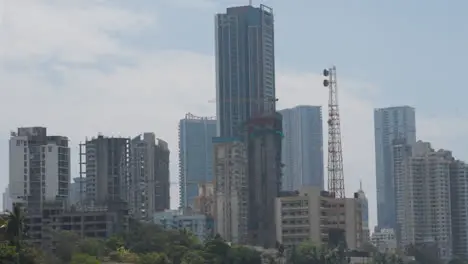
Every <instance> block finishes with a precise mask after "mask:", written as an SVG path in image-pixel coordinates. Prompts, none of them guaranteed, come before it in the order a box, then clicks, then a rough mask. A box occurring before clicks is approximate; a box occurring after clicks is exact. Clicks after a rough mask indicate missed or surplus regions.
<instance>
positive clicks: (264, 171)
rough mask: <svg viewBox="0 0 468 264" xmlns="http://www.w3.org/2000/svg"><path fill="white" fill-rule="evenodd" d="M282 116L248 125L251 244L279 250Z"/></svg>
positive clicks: (268, 116) (251, 122)
mask: <svg viewBox="0 0 468 264" xmlns="http://www.w3.org/2000/svg"><path fill="white" fill-rule="evenodd" d="M281 118H282V117H281V114H279V113H273V114H268V115H264V116H261V117H256V118H252V119H251V120H249V121H248V123H247V124H246V125H245V135H244V138H245V142H246V147H247V160H248V164H247V166H248V170H247V175H248V176H247V179H248V180H247V184H248V200H247V207H248V216H247V219H248V221H247V223H248V226H247V230H248V235H249V243H248V244H249V245H256V246H261V247H264V248H272V247H275V243H276V223H275V221H274V219H275V199H276V197H278V196H279V193H280V190H281V141H282V139H283V132H282V128H281V127H282V120H281Z"/></svg>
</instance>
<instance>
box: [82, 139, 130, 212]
mask: <svg viewBox="0 0 468 264" xmlns="http://www.w3.org/2000/svg"><path fill="white" fill-rule="evenodd" d="M129 155H130V139H129V138H122V137H115V138H114V137H104V136H103V135H98V137H96V138H92V139H91V140H86V142H85V143H84V144H80V157H84V162H83V164H81V165H83V166H84V167H85V168H84V170H83V171H85V175H86V203H87V204H92V205H103V204H105V203H107V202H108V201H119V200H120V201H126V200H127V197H128V191H129V175H128V173H129V172H128V166H129V160H130V157H129Z"/></svg>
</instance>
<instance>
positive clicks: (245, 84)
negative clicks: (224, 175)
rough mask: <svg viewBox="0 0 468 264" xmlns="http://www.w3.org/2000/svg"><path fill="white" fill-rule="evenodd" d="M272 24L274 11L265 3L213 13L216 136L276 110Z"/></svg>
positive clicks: (233, 132) (230, 134)
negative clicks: (214, 23)
mask: <svg viewBox="0 0 468 264" xmlns="http://www.w3.org/2000/svg"><path fill="white" fill-rule="evenodd" d="M273 24H274V23H273V10H272V9H271V8H269V7H267V6H264V5H260V7H258V8H256V7H253V6H239V7H231V8H228V9H227V11H226V13H224V14H217V15H216V31H215V32H216V44H215V46H216V102H217V103H216V116H217V118H218V126H217V129H218V131H217V135H218V136H221V137H233V136H238V135H239V134H241V133H242V125H243V124H244V123H245V122H246V121H247V120H249V119H250V118H251V117H255V116H258V115H260V114H262V113H265V112H272V111H275V105H276V104H275V100H276V94H275V57H274V27H273Z"/></svg>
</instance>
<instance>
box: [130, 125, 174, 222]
mask: <svg viewBox="0 0 468 264" xmlns="http://www.w3.org/2000/svg"><path fill="white" fill-rule="evenodd" d="M128 176H129V193H128V200H127V201H128V203H129V206H130V211H131V214H132V216H133V217H135V218H136V219H141V220H151V218H152V217H153V214H154V213H155V212H158V211H164V210H166V209H169V207H170V194H169V191H170V187H169V148H168V144H167V143H166V142H165V141H163V140H160V139H156V136H155V134H154V133H143V134H142V135H138V136H137V137H135V138H133V139H132V140H131V141H130V162H129V175H128Z"/></svg>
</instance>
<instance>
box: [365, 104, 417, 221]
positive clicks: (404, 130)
mask: <svg viewBox="0 0 468 264" xmlns="http://www.w3.org/2000/svg"><path fill="white" fill-rule="evenodd" d="M374 129H375V160H376V186H377V218H378V226H379V227H380V228H394V229H395V228H396V207H395V188H394V185H395V183H394V177H393V175H394V174H393V171H392V170H393V164H392V162H393V153H392V151H393V140H395V139H405V140H406V142H407V143H408V144H410V145H411V144H413V143H415V142H416V117H415V109H414V108H412V107H409V106H401V107H389V108H381V109H375V110H374Z"/></svg>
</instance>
